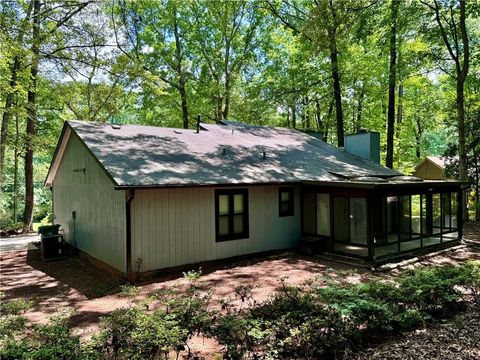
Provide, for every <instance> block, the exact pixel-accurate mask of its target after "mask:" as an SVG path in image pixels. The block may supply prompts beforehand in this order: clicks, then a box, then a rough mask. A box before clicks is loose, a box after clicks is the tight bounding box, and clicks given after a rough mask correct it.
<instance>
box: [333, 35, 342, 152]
mask: <svg viewBox="0 0 480 360" xmlns="http://www.w3.org/2000/svg"><path fill="white" fill-rule="evenodd" d="M330 42H331V43H333V44H331V50H330V62H331V71H332V79H333V98H334V99H335V117H336V119H337V145H338V146H339V147H343V145H344V144H343V140H344V139H343V138H344V136H345V131H344V126H343V109H342V90H341V87H340V75H339V73H338V53H337V47H336V41H334V40H330Z"/></svg>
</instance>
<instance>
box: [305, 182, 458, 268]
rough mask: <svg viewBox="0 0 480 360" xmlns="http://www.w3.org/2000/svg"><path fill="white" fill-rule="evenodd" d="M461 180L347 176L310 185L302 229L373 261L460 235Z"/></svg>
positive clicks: (330, 246)
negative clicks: (355, 179) (378, 179)
mask: <svg viewBox="0 0 480 360" xmlns="http://www.w3.org/2000/svg"><path fill="white" fill-rule="evenodd" d="M460 197H461V187H460V183H458V182H449V181H446V182H428V181H424V182H415V183H411V182H399V181H397V182H394V181H388V182H387V181H382V182H379V183H376V182H370V183H364V182H357V183H356V182H343V183H339V184H336V186H322V185H320V184H318V185H306V186H304V187H303V190H302V233H303V236H308V237H314V238H316V241H318V243H319V244H320V246H317V248H321V249H322V250H323V251H325V252H328V253H336V254H341V255H346V256H352V257H357V258H362V259H365V260H368V261H371V262H382V261H384V260H387V259H390V258H393V257H399V256H403V255H407V254H409V253H413V252H415V253H416V252H421V251H429V250H431V249H434V248H438V247H443V246H448V245H449V244H453V243H455V242H456V241H459V240H460V239H461V216H462V214H461V207H460V206H459V205H458V204H460V203H461V198H460Z"/></svg>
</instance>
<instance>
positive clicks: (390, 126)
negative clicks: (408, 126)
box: [385, 0, 398, 169]
mask: <svg viewBox="0 0 480 360" xmlns="http://www.w3.org/2000/svg"><path fill="white" fill-rule="evenodd" d="M397 14H398V0H392V4H391V19H390V21H391V22H390V67H389V75H388V113H387V154H386V158H385V166H387V167H389V168H391V169H392V168H393V148H394V143H393V140H394V139H393V138H394V132H395V88H396V76H397Z"/></svg>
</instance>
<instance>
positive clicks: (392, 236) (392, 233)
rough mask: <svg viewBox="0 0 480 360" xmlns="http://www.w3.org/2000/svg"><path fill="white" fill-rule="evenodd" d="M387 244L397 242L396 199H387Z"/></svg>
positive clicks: (390, 197)
mask: <svg viewBox="0 0 480 360" xmlns="http://www.w3.org/2000/svg"><path fill="white" fill-rule="evenodd" d="M387 242H388V243H396V242H398V198H397V197H396V196H389V197H387Z"/></svg>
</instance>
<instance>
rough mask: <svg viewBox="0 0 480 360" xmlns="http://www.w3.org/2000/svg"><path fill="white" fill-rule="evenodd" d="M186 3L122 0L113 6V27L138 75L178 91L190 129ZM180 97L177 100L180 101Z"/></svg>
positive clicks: (183, 116) (157, 84)
mask: <svg viewBox="0 0 480 360" xmlns="http://www.w3.org/2000/svg"><path fill="white" fill-rule="evenodd" d="M183 9H185V6H184V4H182V3H181V2H179V1H176V0H167V1H165V2H158V1H155V0H142V1H128V0H120V1H118V2H116V3H115V4H114V6H113V12H112V15H113V19H112V20H113V24H114V26H115V38H116V41H117V45H118V47H119V48H120V49H121V51H122V52H123V54H124V55H126V56H127V57H128V58H129V59H130V60H131V61H132V62H133V63H134V64H136V66H137V67H138V69H139V70H141V71H140V73H137V76H139V77H141V78H143V80H146V81H147V82H150V83H154V85H155V86H156V87H157V89H158V90H163V89H165V87H167V88H168V91H172V90H173V92H175V93H176V94H177V96H178V97H179V98H180V103H179V102H178V101H177V100H176V99H175V100H174V103H175V104H176V105H177V106H178V105H179V107H180V109H181V114H182V125H183V127H184V128H186V129H187V128H188V127H189V109H188V99H187V94H188V92H187V82H188V81H189V79H190V78H191V76H190V73H189V70H188V59H187V57H186V53H185V41H186V36H187V31H186V30H185V24H186V18H187V16H186V15H185V14H183V15H182V14H181V12H182V10H183ZM178 97H177V98H178Z"/></svg>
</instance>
